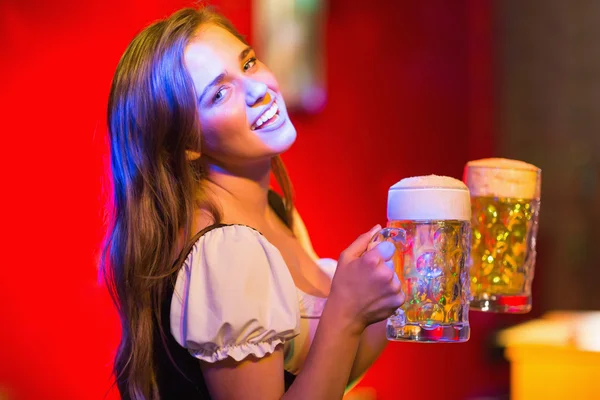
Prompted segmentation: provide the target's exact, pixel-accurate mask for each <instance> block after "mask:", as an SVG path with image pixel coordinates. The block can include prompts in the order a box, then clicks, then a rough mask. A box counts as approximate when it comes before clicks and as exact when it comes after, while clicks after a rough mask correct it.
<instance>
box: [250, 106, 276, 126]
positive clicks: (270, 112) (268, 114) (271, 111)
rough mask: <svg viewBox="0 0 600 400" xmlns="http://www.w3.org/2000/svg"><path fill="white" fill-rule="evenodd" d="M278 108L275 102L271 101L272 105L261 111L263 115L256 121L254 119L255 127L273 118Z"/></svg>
mask: <svg viewBox="0 0 600 400" xmlns="http://www.w3.org/2000/svg"><path fill="white" fill-rule="evenodd" d="M278 110H279V107H277V103H273V105H272V106H271V107H270V108H269V109H268V110H267V111H265V112H264V113H263V115H262V116H261V117H260V118H259V119H258V121H256V124H255V126H256V128H259V127H260V126H261V125H262V124H264V123H265V122H267V121H268V120H270V119H271V118H273V116H274V115H275V114H277V111H278Z"/></svg>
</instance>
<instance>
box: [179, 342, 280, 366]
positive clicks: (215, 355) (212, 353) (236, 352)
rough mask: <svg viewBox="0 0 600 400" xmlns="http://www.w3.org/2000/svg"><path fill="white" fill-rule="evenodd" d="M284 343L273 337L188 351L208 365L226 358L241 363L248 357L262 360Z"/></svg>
mask: <svg viewBox="0 0 600 400" xmlns="http://www.w3.org/2000/svg"><path fill="white" fill-rule="evenodd" d="M284 342H285V339H281V338H278V337H275V338H272V339H268V340H265V341H262V342H258V343H240V344H236V345H231V346H223V347H219V348H217V347H216V346H214V348H213V349H197V350H192V349H190V350H189V352H190V354H191V355H192V356H194V357H196V358H198V359H200V360H202V361H206V362H210V363H214V362H217V361H222V360H224V359H226V358H227V357H231V358H233V359H234V360H235V361H241V360H243V359H244V358H246V357H248V356H249V355H254V356H256V357H258V358H262V357H264V356H265V355H266V354H271V353H273V352H274V351H275V348H276V347H277V346H278V345H280V344H282V343H284Z"/></svg>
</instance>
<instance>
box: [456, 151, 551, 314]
mask: <svg viewBox="0 0 600 400" xmlns="http://www.w3.org/2000/svg"><path fill="white" fill-rule="evenodd" d="M463 180H464V182H465V184H466V185H467V186H468V188H469V190H470V193H471V205H472V218H471V226H472V229H473V243H472V249H471V257H470V261H469V265H470V275H471V294H472V295H473V300H472V301H471V309H472V310H478V311H488V312H499V313H526V312H529V311H530V310H531V282H532V280H533V271H534V266H535V257H536V252H535V242H536V236H537V229H538V213H539V210H540V187H541V170H540V169H539V168H538V167H535V166H533V165H531V164H527V163H525V162H523V161H517V160H509V159H504V158H487V159H482V160H475V161H469V162H468V163H467V165H466V166H465V171H464V177H463Z"/></svg>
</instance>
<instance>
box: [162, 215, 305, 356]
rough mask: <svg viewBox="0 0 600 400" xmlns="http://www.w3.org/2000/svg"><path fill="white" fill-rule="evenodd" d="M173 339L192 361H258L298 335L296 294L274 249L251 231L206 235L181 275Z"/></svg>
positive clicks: (234, 229) (236, 227)
mask: <svg viewBox="0 0 600 400" xmlns="http://www.w3.org/2000/svg"><path fill="white" fill-rule="evenodd" d="M170 322H171V333H172V334H173V337H174V338H175V340H176V341H177V342H178V343H179V344H180V345H181V346H183V347H185V348H186V349H188V351H189V352H190V354H192V355H193V356H194V357H196V358H199V359H201V360H204V361H207V362H216V361H219V360H223V359H225V358H227V357H232V358H233V359H235V360H236V361H240V360H242V359H244V358H245V357H247V356H249V355H254V356H256V357H263V356H264V355H265V354H267V353H272V352H273V351H274V350H275V347H276V346H277V345H279V344H281V343H284V342H286V341H288V340H290V339H292V338H293V337H294V336H296V335H297V334H298V333H299V331H300V311H299V305H298V300H297V296H296V288H295V286H294V282H293V280H292V277H291V275H290V273H289V271H288V269H287V266H286V264H285V261H284V260H283V258H282V256H281V254H280V253H279V251H278V250H277V249H276V248H275V247H274V246H273V245H272V244H270V243H269V242H268V241H267V240H266V238H265V237H264V236H262V235H261V234H260V233H259V232H257V231H255V230H253V229H252V228H249V227H246V226H242V225H228V226H224V227H220V228H217V229H213V230H212V231H209V232H207V233H206V234H204V235H203V236H202V237H201V238H200V239H198V241H197V242H196V244H195V245H194V247H193V249H192V251H191V252H190V254H189V255H188V257H187V259H186V261H185V263H184V265H183V267H182V268H181V270H180V271H179V274H178V276H177V281H176V284H175V290H174V293H173V298H172V301H171V314H170Z"/></svg>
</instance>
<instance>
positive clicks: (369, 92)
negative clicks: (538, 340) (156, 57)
mask: <svg viewBox="0 0 600 400" xmlns="http://www.w3.org/2000/svg"><path fill="white" fill-rule="evenodd" d="M213 3H217V4H222V5H223V10H224V11H225V13H226V14H227V15H228V16H229V17H230V18H231V19H232V20H233V21H234V23H236V24H237V25H238V27H239V28H240V30H241V31H242V32H245V33H249V31H250V9H251V2H250V0H240V1H239V2H226V1H225V0H221V1H219V2H213ZM188 4H191V3H190V2H185V1H167V0H155V1H132V0H129V1H124V0H121V1H116V0H102V1H101V0H93V1H85V2H72V1H70V0H55V1H53V2H52V4H51V2H45V1H41V0H4V1H2V2H0V48H2V52H3V56H2V58H3V61H2V63H0V79H1V84H2V85H1V86H0V87H1V88H2V90H1V92H2V93H1V94H0V96H1V109H2V117H3V118H2V119H1V122H0V123H1V124H2V125H1V127H2V128H1V131H2V141H3V143H2V146H1V147H0V148H1V154H2V156H1V157H0V163H1V164H0V171H2V182H3V189H2V196H0V199H1V200H0V201H1V202H2V203H1V206H2V210H3V211H4V216H3V222H2V226H3V227H4V231H5V235H4V236H5V238H4V239H3V240H2V241H0V246H2V248H1V250H2V256H1V258H0V260H1V262H2V268H1V269H0V271H1V275H0V317H1V319H2V325H1V328H0V360H1V361H0V398H1V397H2V395H1V394H2V393H6V394H8V396H9V397H8V398H14V399H39V398H44V399H63V400H64V399H100V398H102V397H103V396H104V395H105V394H106V392H107V390H108V382H109V374H110V366H109V364H110V362H111V358H112V353H113V351H114V346H115V345H116V343H117V339H118V326H117V318H116V315H115V313H114V310H113V308H112V305H111V303H110V301H109V298H108V296H107V294H106V291H105V289H104V288H103V287H102V286H100V285H99V284H98V283H97V276H96V275H97V272H96V267H95V263H96V257H97V247H98V244H99V242H100V240H101V235H102V213H101V208H102V207H101V206H102V185H103V176H102V169H103V157H105V154H106V152H105V147H104V142H103V140H104V137H105V122H104V121H105V103H106V98H107V95H108V88H109V84H110V80H111V77H112V73H113V71H114V68H115V66H116V63H117V61H118V59H119V57H120V55H121V53H122V52H123V50H124V48H125V46H126V45H127V43H128V42H129V41H130V39H131V38H132V36H133V35H134V34H135V33H136V32H137V31H138V30H139V29H140V28H141V27H142V26H143V25H145V24H147V23H149V22H150V21H152V20H154V19H156V18H159V17H162V16H164V15H165V14H167V13H170V12H171V11H173V10H175V9H176V8H179V7H180V6H182V5H188ZM490 11H491V7H490V4H489V2H488V1H476V0H470V1H469V0H463V1H459V2H448V1H427V2H413V1H388V0H371V1H370V2H364V1H351V0H330V1H329V17H328V22H327V39H326V40H327V49H328V54H327V63H328V75H327V76H328V91H329V98H328V104H327V107H326V108H325V110H324V111H323V112H322V113H321V114H318V115H313V116H307V115H295V116H293V120H294V122H295V124H296V126H297V129H298V133H299V137H298V141H297V144H296V145H295V146H294V148H293V149H292V150H290V152H289V153H288V154H286V155H285V156H284V159H285V160H286V162H287V164H288V168H289V170H290V174H291V176H292V179H293V181H294V183H295V186H296V189H297V192H298V196H297V197H298V203H297V205H298V208H299V210H300V212H301V213H302V214H303V217H304V219H305V222H306V224H307V226H308V227H309V229H310V231H311V233H312V237H313V241H314V244H315V247H316V249H317V251H318V252H319V253H320V254H321V255H322V256H331V257H336V256H337V254H339V252H340V251H341V250H342V249H343V248H344V247H345V246H346V245H347V244H349V243H350V242H351V241H352V240H353V239H354V238H355V237H356V236H357V235H358V234H359V233H361V232H363V231H364V230H365V229H367V228H369V227H370V226H372V225H374V224H375V223H377V222H380V223H384V222H385V221H384V219H385V202H386V191H387V188H388V187H389V186H390V185H391V184H393V183H394V182H396V181H397V180H399V179H401V178H403V177H406V176H409V175H417V174H429V173H437V174H446V175H451V176H455V177H460V175H461V171H462V167H463V164H464V163H465V162H466V161H467V160H468V159H470V158H476V157H483V156H488V155H491V153H492V152H493V142H492V138H493V135H492V134H493V132H492V112H491V109H492V106H493V96H492V95H493V93H492V90H491V88H492V82H491V77H492V68H491V49H490V43H491V24H490V21H491V16H490ZM471 320H472V339H471V340H470V341H469V342H468V343H466V344H460V345H419V344H400V343H391V344H390V345H389V346H388V349H387V350H386V352H385V353H384V355H383V356H382V357H381V359H380V360H379V361H378V362H377V363H376V364H375V366H374V367H373V369H372V370H371V371H370V372H369V373H368V374H367V376H366V377H365V379H364V381H363V383H362V386H372V387H374V388H375V389H376V390H377V395H378V398H379V399H394V398H397V397H399V396H398V395H397V393H398V392H399V391H401V392H402V393H403V394H404V395H406V396H412V395H415V396H416V395H419V396H420V397H421V398H434V396H433V394H432V396H428V394H431V393H435V394H436V396H437V394H439V393H444V394H445V396H444V397H445V398H448V399H463V398H466V397H468V396H470V395H473V394H476V393H483V392H486V391H488V390H494V388H498V387H500V388H501V387H502V386H505V385H506V384H507V379H508V375H507V368H506V365H505V364H504V363H502V362H501V363H499V364H497V365H492V364H491V363H490V361H489V360H488V353H487V349H486V346H485V343H484V342H485V340H487V337H488V334H489V332H490V329H491V328H492V327H493V326H495V325H497V324H498V321H501V322H505V321H506V319H504V320H502V319H498V318H493V317H490V316H488V315H481V314H479V315H478V314H475V313H472V314H471ZM109 398H116V396H115V393H114V391H113V392H111V394H110V395H109Z"/></svg>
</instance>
